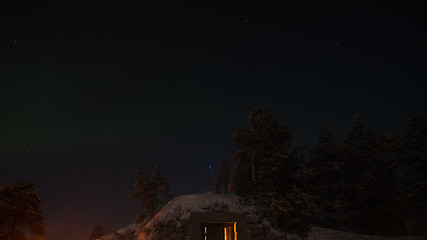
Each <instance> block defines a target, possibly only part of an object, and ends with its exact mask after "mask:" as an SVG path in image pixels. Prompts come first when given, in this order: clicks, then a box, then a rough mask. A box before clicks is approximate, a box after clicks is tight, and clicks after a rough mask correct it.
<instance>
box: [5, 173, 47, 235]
mask: <svg viewBox="0 0 427 240" xmlns="http://www.w3.org/2000/svg"><path fill="white" fill-rule="evenodd" d="M35 190H36V185H34V184H32V183H29V182H25V181H20V182H18V183H16V184H12V185H7V186H0V240H6V239H7V240H25V235H26V233H30V234H33V235H39V236H43V235H44V224H43V217H42V215H41V210H40V205H41V204H42V201H41V200H40V199H39V198H38V197H37V195H36V193H35Z"/></svg>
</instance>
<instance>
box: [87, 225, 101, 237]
mask: <svg viewBox="0 0 427 240" xmlns="http://www.w3.org/2000/svg"><path fill="white" fill-rule="evenodd" d="M102 236H104V228H103V227H102V226H101V225H95V226H94V227H93V228H92V231H91V233H90V236H89V240H98V239H100V238H101V237H102Z"/></svg>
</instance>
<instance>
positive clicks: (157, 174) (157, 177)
mask: <svg viewBox="0 0 427 240" xmlns="http://www.w3.org/2000/svg"><path fill="white" fill-rule="evenodd" d="M161 170H162V168H161V166H160V162H159V163H157V165H156V166H155V167H154V171H153V179H154V182H156V185H157V189H158V195H159V201H160V204H161V205H163V204H166V203H167V202H168V201H169V200H171V199H172V197H173V195H172V194H170V193H169V183H168V179H167V178H166V176H165V175H164V174H163V173H162V172H161Z"/></svg>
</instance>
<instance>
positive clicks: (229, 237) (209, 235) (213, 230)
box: [202, 222, 237, 240]
mask: <svg viewBox="0 0 427 240" xmlns="http://www.w3.org/2000/svg"><path fill="white" fill-rule="evenodd" d="M236 225H237V223H235V222H224V223H202V240H237V230H236Z"/></svg>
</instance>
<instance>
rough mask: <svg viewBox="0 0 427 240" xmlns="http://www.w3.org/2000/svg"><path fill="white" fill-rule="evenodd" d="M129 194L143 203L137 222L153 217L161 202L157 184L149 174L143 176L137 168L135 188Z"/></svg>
mask: <svg viewBox="0 0 427 240" xmlns="http://www.w3.org/2000/svg"><path fill="white" fill-rule="evenodd" d="M128 194H129V196H130V197H131V198H133V199H135V200H137V201H139V202H140V203H141V212H140V213H139V215H138V217H137V220H136V222H142V221H143V220H144V219H145V218H147V217H151V216H153V215H154V213H155V212H156V210H157V204H158V202H159V200H158V198H157V184H156V182H155V181H154V180H151V179H150V178H148V177H147V176H142V174H141V172H140V171H139V170H138V169H137V170H135V189H134V190H131V191H129V192H128Z"/></svg>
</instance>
